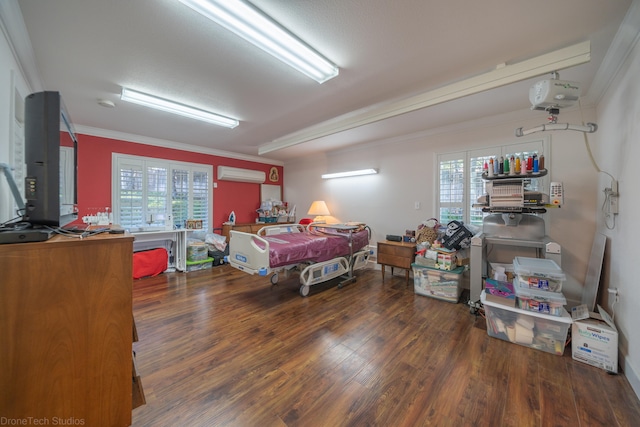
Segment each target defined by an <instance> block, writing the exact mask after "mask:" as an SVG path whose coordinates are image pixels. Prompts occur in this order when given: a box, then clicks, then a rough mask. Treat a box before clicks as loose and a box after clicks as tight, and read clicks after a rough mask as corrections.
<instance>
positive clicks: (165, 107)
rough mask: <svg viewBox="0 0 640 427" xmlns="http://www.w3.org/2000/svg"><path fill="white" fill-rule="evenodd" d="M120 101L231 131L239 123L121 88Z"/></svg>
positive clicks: (194, 108)
mask: <svg viewBox="0 0 640 427" xmlns="http://www.w3.org/2000/svg"><path fill="white" fill-rule="evenodd" d="M120 99H122V100H123V101H127V102H132V103H134V104H138V105H143V106H145V107H150V108H154V109H156V110H160V111H166V112H168V113H172V114H177V115H179V116H183V117H188V118H190V119H195V120H200V121H203V122H207V123H212V124H214V125H218V126H223V127H226V128H230V129H233V128H235V127H236V126H238V124H239V123H240V122H238V120H236V119H231V118H229V117H224V116H221V115H218V114H215V113H211V112H209V111H205V110H201V109H199V108H196V107H190V106H188V105H184V104H180V103H178V102H174V101H169V100H168V99H163V98H158V97H157V96H154V95H149V94H147V93H142V92H138V91H136V90H132V89H127V88H125V87H123V88H122V94H121V95H120Z"/></svg>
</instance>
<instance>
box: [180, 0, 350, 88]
mask: <svg viewBox="0 0 640 427" xmlns="http://www.w3.org/2000/svg"><path fill="white" fill-rule="evenodd" d="M178 1H180V2H181V3H183V4H184V5H186V6H189V7H190V8H191V9H193V10H195V11H196V12H198V13H200V14H201V15H203V16H205V17H207V18H209V19H211V20H212V21H214V22H215V23H217V24H219V25H222V26H223V27H224V28H226V29H227V30H229V31H231V32H233V33H235V34H236V35H238V36H240V37H242V38H243V39H245V40H247V41H248V42H249V43H252V44H253V45H255V46H256V47H259V48H260V49H262V50H264V51H265V52H267V53H268V54H270V55H273V56H274V57H276V58H278V59H279V60H280V61H282V62H284V63H285V64H287V65H289V66H291V67H293V68H295V69H296V70H298V71H300V72H301V73H303V74H306V75H307V76H309V77H311V78H312V79H313V80H315V81H317V82H318V83H323V82H325V81H327V80H329V79H332V78H334V77H335V76H337V75H338V72H339V69H338V67H337V66H336V65H334V64H333V63H331V62H330V61H329V60H327V59H326V58H324V57H323V56H322V55H320V54H319V53H318V52H316V51H315V50H314V49H313V48H311V47H310V46H309V45H307V44H306V43H304V42H303V41H301V40H300V39H299V38H297V37H296V36H294V35H293V34H291V33H290V32H289V31H288V30H287V29H285V28H284V27H282V26H280V25H279V24H278V23H276V22H275V21H274V20H273V19H271V18H270V17H269V16H267V15H265V14H264V13H263V12H262V11H261V10H259V9H258V8H256V7H255V6H253V5H252V4H251V3H249V2H247V1H242V0H178Z"/></svg>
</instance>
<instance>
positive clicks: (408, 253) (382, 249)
mask: <svg viewBox="0 0 640 427" xmlns="http://www.w3.org/2000/svg"><path fill="white" fill-rule="evenodd" d="M415 256H416V244H415V243H408V242H392V241H390V240H385V241H384V242H378V264H380V265H381V266H382V281H383V282H384V272H385V266H387V265H388V266H389V267H391V275H393V267H398V268H404V269H405V270H406V274H405V278H406V280H407V284H408V283H409V271H410V270H411V264H412V263H413V261H414V259H415Z"/></svg>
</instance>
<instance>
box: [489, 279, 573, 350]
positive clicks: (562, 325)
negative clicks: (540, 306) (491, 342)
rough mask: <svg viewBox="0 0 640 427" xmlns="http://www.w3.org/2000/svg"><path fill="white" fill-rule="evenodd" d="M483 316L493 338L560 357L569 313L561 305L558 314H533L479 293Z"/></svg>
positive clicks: (565, 338)
mask: <svg viewBox="0 0 640 427" xmlns="http://www.w3.org/2000/svg"><path fill="white" fill-rule="evenodd" d="M480 302H481V303H482V305H483V306H484V310H485V315H486V319H487V333H488V334H489V336H491V337H493V338H498V339H501V340H503V341H508V342H511V343H514V344H518V345H522V346H525V347H529V348H533V349H536V350H542V351H545V352H547V353H551V354H555V355H558V356H562V354H563V353H564V348H565V343H566V341H567V333H568V332H569V327H570V326H571V323H572V321H571V316H569V313H567V310H565V309H564V308H562V310H561V311H562V315H561V316H551V315H548V314H542V313H536V312H532V311H527V310H521V309H519V308H515V307H513V308H512V307H507V306H505V305H500V304H496V303H492V302H490V301H487V300H486V298H485V294H484V291H482V293H481V294H480Z"/></svg>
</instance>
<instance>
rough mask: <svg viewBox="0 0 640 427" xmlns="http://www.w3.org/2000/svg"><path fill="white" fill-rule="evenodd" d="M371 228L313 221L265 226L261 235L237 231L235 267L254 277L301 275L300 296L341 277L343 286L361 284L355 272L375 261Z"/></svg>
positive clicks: (232, 236) (233, 241) (230, 258)
mask: <svg viewBox="0 0 640 427" xmlns="http://www.w3.org/2000/svg"><path fill="white" fill-rule="evenodd" d="M370 231H371V230H370V229H369V227H367V226H366V225H364V224H360V223H348V224H320V223H311V224H308V225H307V226H306V227H305V226H303V225H301V224H292V225H272V226H265V227H263V228H261V229H260V230H259V231H258V234H249V233H244V232H241V231H235V230H231V232H230V240H229V256H228V258H227V261H228V262H229V264H230V265H231V266H232V267H234V268H237V269H238V270H242V271H244V272H246V273H249V274H259V275H261V276H270V281H271V284H273V285H275V284H276V283H278V277H279V273H282V272H284V274H286V275H288V274H289V273H290V272H293V271H295V272H299V273H300V295H302V296H303V297H305V296H307V295H309V291H310V287H311V286H313V285H317V284H320V283H324V282H327V281H329V280H331V279H335V278H337V277H340V278H342V279H343V280H342V281H341V282H340V283H339V285H338V287H342V286H344V285H346V284H348V283H351V282H354V281H355V276H354V275H353V272H354V271H355V270H359V269H361V268H363V267H365V266H366V265H367V262H368V260H369V238H370Z"/></svg>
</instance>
